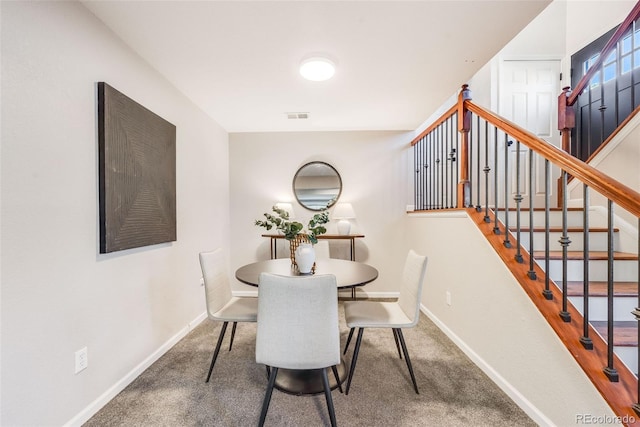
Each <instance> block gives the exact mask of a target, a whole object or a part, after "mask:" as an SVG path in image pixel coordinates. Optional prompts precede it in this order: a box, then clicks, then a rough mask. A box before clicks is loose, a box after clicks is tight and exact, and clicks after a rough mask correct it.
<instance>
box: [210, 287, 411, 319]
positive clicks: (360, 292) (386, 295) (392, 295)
mask: <svg viewBox="0 0 640 427" xmlns="http://www.w3.org/2000/svg"><path fill="white" fill-rule="evenodd" d="M338 292H345V293H349V295H351V288H345V289H339V290H338ZM356 295H360V296H364V297H367V298H398V295H399V293H398V292H397V291H396V292H367V291H365V290H364V289H358V291H357V294H356ZM233 296H235V297H257V296H258V290H257V289H256V290H255V291H233ZM205 317H206V315H205Z"/></svg>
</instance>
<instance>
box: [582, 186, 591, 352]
mask: <svg viewBox="0 0 640 427" xmlns="http://www.w3.org/2000/svg"><path fill="white" fill-rule="evenodd" d="M582 200H583V207H584V210H583V211H582V229H583V231H582V236H583V238H582V240H583V243H582V244H583V248H582V253H583V257H584V259H583V260H582V289H583V296H582V318H583V322H582V324H583V330H582V336H581V337H580V343H581V344H582V346H583V347H584V348H585V349H587V350H593V341H592V340H591V338H590V337H589V186H587V185H586V184H583V185H582Z"/></svg>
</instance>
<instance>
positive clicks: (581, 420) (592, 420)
mask: <svg viewBox="0 0 640 427" xmlns="http://www.w3.org/2000/svg"><path fill="white" fill-rule="evenodd" d="M635 422H636V418H635V417H634V416H633V415H623V416H621V417H616V416H613V415H593V414H576V424H600V425H602V424H625V425H629V424H635Z"/></svg>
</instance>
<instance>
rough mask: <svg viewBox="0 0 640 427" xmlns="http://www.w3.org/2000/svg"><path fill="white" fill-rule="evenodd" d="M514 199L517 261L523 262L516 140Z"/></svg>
mask: <svg viewBox="0 0 640 427" xmlns="http://www.w3.org/2000/svg"><path fill="white" fill-rule="evenodd" d="M513 200H515V202H516V255H515V257H514V258H515V260H516V262H518V263H520V264H522V262H523V258H522V253H521V252H520V242H521V239H520V230H521V227H520V212H521V204H522V194H521V193H520V141H519V140H516V194H515V196H513Z"/></svg>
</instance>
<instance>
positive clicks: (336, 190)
mask: <svg viewBox="0 0 640 427" xmlns="http://www.w3.org/2000/svg"><path fill="white" fill-rule="evenodd" d="M341 192H342V179H341V178H340V174H339V173H338V171H337V170H336V169H335V168H334V167H333V166H331V165H330V164H328V163H325V162H310V163H307V164H306V165H304V166H302V167H301V168H300V169H298V172H296V176H294V177H293V194H295V196H296V199H297V200H298V203H300V204H301V205H302V206H304V207H305V208H307V209H309V210H312V211H321V210H323V209H325V208H328V207H331V206H333V204H334V203H335V202H336V201H337V200H338V197H340V193H341Z"/></svg>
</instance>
